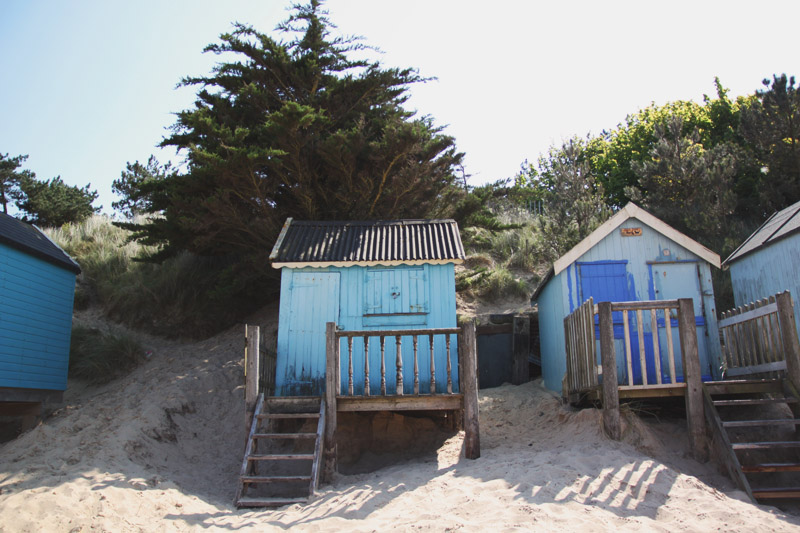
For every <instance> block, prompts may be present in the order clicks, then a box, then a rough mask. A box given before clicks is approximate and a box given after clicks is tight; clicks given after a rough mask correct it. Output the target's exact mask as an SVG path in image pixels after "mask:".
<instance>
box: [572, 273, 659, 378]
mask: <svg viewBox="0 0 800 533" xmlns="http://www.w3.org/2000/svg"><path fill="white" fill-rule="evenodd" d="M578 272H579V276H580V287H581V301H586V300H588V299H589V298H590V297H591V298H594V301H595V302H629V301H633V300H635V299H636V294H635V291H634V289H633V287H631V286H630V284H629V281H628V273H627V262H626V261H604V262H601V263H578ZM629 318H630V323H629V326H630V344H631V354H633V355H634V357H632V358H631V359H632V360H631V371H632V374H633V382H634V383H635V384H641V383H642V382H643V381H642V365H641V360H640V358H639V357H638V356H637V355H638V353H639V333H638V331H639V330H638V328H639V324H637V323H636V315H635V314H631V315H630V317H629ZM612 319H613V323H614V338H615V339H618V340H622V339H624V337H625V333H624V332H625V327H624V323H623V317H622V312H614V313H613V314H612ZM597 320H598V317H595V324H596V325H595V328H596V329H595V335H596V338H600V331H599V325H597ZM652 338H653V337H652V334H651V333H650V332H644V346H645V366H646V371H647V379H648V383H655V382H656V371H655V356H654V352H653V340H652ZM623 350H624V348H623ZM617 368H618V378H619V380H620V383H627V378H628V376H627V365H625V364H623V361H622V359H620V358H618V361H617Z"/></svg>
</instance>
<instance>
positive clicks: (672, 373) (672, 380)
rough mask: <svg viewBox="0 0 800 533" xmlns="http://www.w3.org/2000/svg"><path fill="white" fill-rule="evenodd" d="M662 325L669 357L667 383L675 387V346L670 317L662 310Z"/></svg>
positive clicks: (665, 310) (668, 313) (666, 310)
mask: <svg viewBox="0 0 800 533" xmlns="http://www.w3.org/2000/svg"><path fill="white" fill-rule="evenodd" d="M664 325H665V326H666V327H667V355H668V356H669V381H670V383H672V384H673V385H675V379H676V374H675V346H674V345H673V344H672V316H670V310H669V309H664Z"/></svg>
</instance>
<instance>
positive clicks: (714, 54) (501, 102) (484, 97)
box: [0, 0, 800, 212]
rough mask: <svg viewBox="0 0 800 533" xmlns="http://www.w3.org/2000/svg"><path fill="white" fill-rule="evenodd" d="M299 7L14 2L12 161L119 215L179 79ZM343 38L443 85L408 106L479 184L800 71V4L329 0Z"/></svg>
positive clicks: (176, 106)
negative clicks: (131, 174)
mask: <svg viewBox="0 0 800 533" xmlns="http://www.w3.org/2000/svg"><path fill="white" fill-rule="evenodd" d="M290 3H291V2H289V1H285V0H270V1H255V0H253V1H249V2H245V1H224V2H223V1H217V2H211V1H205V0H204V1H198V0H193V1H189V0H173V1H153V0H141V1H137V2H117V1H108V0H106V1H95V0H92V1H90V0H74V1H71V2H64V1H55V0H51V1H44V0H39V1H37V0H3V1H2V2H0V72H2V77H0V153H9V154H10V155H12V156H13V155H17V154H29V156H30V157H29V159H28V161H27V162H26V164H25V168H28V169H30V170H33V171H34V172H36V174H37V176H38V177H39V178H43V179H44V178H51V177H54V176H56V175H61V177H62V178H63V179H64V180H65V181H66V182H67V183H70V184H74V185H85V184H86V183H88V182H91V183H92V187H93V188H97V189H98V192H99V193H100V200H99V202H98V203H101V204H102V205H103V207H104V211H106V212H110V210H111V202H112V201H113V200H114V197H113V195H112V193H111V181H112V180H114V179H115V178H117V177H118V176H119V173H120V172H121V171H122V170H123V169H124V167H125V163H126V162H127V161H131V162H132V161H134V160H137V159H138V160H140V161H142V162H144V161H145V160H146V159H147V157H148V156H149V155H150V154H155V155H156V156H157V157H158V158H159V159H160V160H162V161H165V160H168V159H173V160H174V161H176V162H177V161H179V160H180V158H181V157H180V156H176V155H175V153H174V151H173V150H164V151H162V150H160V149H158V148H156V145H157V144H158V143H159V142H160V140H161V139H162V138H163V136H164V135H165V128H166V127H168V126H170V125H171V124H172V123H173V121H174V117H173V115H172V113H174V112H176V111H179V110H181V109H184V108H187V107H189V106H190V105H191V104H192V102H193V99H194V92H193V91H192V90H191V89H179V90H176V89H175V85H176V84H177V82H178V81H179V80H180V78H181V77H183V76H187V75H202V74H206V73H208V72H209V70H210V68H211V66H212V65H213V63H214V62H215V60H216V58H215V57H214V56H211V55H207V54H202V49H203V47H204V46H205V45H206V44H208V43H211V42H215V41H216V40H217V37H218V35H219V34H220V33H222V32H225V31H228V30H229V29H230V27H231V23H232V22H233V21H241V22H245V23H248V24H252V25H253V26H255V27H256V28H257V29H259V30H261V31H265V32H270V31H272V30H273V29H274V27H275V25H276V24H277V23H278V22H280V21H282V20H284V19H285V18H286V15H287V12H286V7H287V6H288V5H289V4H290ZM327 8H328V10H329V11H330V17H331V19H332V21H333V22H334V23H335V24H336V25H337V26H338V27H339V28H338V30H335V31H338V32H340V33H343V34H359V35H362V36H364V37H365V38H366V41H365V42H366V43H367V44H370V45H374V46H377V47H379V48H381V49H382V50H383V52H384V54H383V55H382V56H381V61H382V62H383V63H384V64H385V65H387V66H400V67H416V68H418V69H419V70H420V73H421V74H422V75H423V76H435V77H437V78H438V80H437V81H432V82H429V83H427V84H425V85H419V86H416V87H414V88H413V90H412V93H413V97H412V99H411V101H410V106H411V107H412V108H414V109H417V110H418V111H419V112H420V113H422V114H429V115H432V116H433V117H434V119H435V120H436V123H437V124H440V125H448V127H447V129H446V132H447V133H449V134H450V135H453V136H454V137H455V138H456V143H457V146H458V148H459V149H460V150H461V151H463V152H465V153H466V170H467V172H468V173H469V174H472V175H473V177H472V178H471V182H472V183H473V184H479V183H484V182H486V181H493V180H496V179H501V178H506V177H510V176H513V175H514V174H515V173H516V172H517V170H518V169H519V166H520V164H521V163H522V161H523V160H525V159H530V160H531V161H533V160H535V159H536V158H537V157H538V155H539V154H540V153H543V152H546V151H547V149H548V148H549V146H550V145H552V144H558V143H560V142H561V141H562V140H563V139H565V138H567V137H570V136H572V135H575V134H577V135H585V134H587V133H589V132H592V133H598V132H599V131H601V130H602V129H604V128H612V127H614V126H615V125H617V124H618V123H619V122H621V121H623V120H624V118H625V116H626V115H627V114H628V113H633V112H635V111H637V110H638V109H640V108H643V107H646V106H647V105H649V104H650V103H651V102H655V103H657V104H663V103H666V102H668V101H673V100H679V99H692V100H696V101H701V100H702V96H703V94H704V93H707V94H713V92H714V85H713V80H714V76H719V77H720V78H721V80H722V82H723V84H724V85H725V86H726V87H729V88H730V89H731V93H732V94H733V95H734V96H736V95H741V94H748V93H751V92H753V91H754V90H756V89H758V88H760V87H761V80H762V79H763V78H765V77H771V75H772V74H773V73H778V74H780V73H783V72H786V73H787V74H790V75H792V74H793V75H797V76H800V55H799V54H798V53H797V50H798V46H797V35H798V33H797V27H796V24H797V21H798V20H800V2H797V1H794V0H792V1H789V0H786V1H770V0H763V1H759V2H752V1H751V2H746V3H745V2H741V3H739V2H733V1H727V2H703V1H700V0H695V1H693V2H684V1H671V2H650V1H648V2H642V1H631V2H618V1H603V2H597V1H585V2H567V1H562V2H556V1H550V2H534V1H530V2H523V1H494V2H486V1H480V2H477V1H474V2H473V1H469V0H461V1H455V0H447V1H444V0H424V1H423V0H404V1H395V2H388V1H381V0H330V1H329V2H328V3H327Z"/></svg>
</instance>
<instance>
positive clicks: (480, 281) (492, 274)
mask: <svg viewBox="0 0 800 533" xmlns="http://www.w3.org/2000/svg"><path fill="white" fill-rule="evenodd" d="M456 291H458V292H459V293H462V294H468V295H470V296H477V297H480V298H484V299H486V300H489V301H497V300H500V299H502V298H524V297H527V296H529V295H530V287H529V286H528V284H527V283H526V282H525V281H524V280H522V279H519V278H517V277H515V276H514V274H512V273H511V271H509V270H508V269H507V268H505V267H502V266H497V267H495V268H489V267H485V266H478V267H475V268H472V269H468V270H464V271H462V272H459V273H458V274H456Z"/></svg>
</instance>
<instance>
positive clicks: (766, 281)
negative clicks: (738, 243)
mask: <svg viewBox="0 0 800 533" xmlns="http://www.w3.org/2000/svg"><path fill="white" fill-rule="evenodd" d="M798 265H800V233H795V234H793V235H790V236H788V237H786V238H784V239H781V240H778V241H775V242H772V243H770V244H767V245H766V246H763V247H761V248H759V249H757V250H755V251H754V252H752V253H750V254H747V255H745V256H743V257H741V258H739V259H736V261H734V262H732V263H730V271H731V282H732V284H733V298H734V301H735V302H736V305H737V306H740V305H747V304H749V303H750V302H754V301H756V300H761V299H762V298H768V297H769V296H772V295H774V294H777V293H779V292H783V291H787V290H788V291H789V292H791V293H792V301H793V302H794V319H795V325H796V327H797V328H798V329H799V330H800V267H799V266H798Z"/></svg>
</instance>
